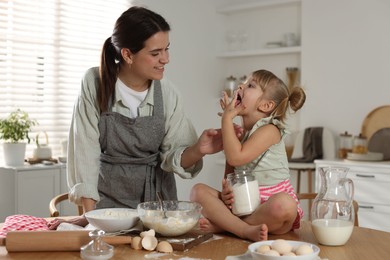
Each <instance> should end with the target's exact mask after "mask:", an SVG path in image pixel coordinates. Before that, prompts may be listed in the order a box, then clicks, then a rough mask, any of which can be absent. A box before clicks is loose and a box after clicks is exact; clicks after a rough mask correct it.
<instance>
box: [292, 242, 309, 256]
mask: <svg viewBox="0 0 390 260" xmlns="http://www.w3.org/2000/svg"><path fill="white" fill-rule="evenodd" d="M311 253H313V249H312V248H311V247H310V246H309V245H308V244H302V245H300V246H299V247H298V248H297V249H296V250H295V254H297V255H308V254H311Z"/></svg>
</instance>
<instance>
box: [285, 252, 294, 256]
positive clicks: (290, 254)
mask: <svg viewBox="0 0 390 260" xmlns="http://www.w3.org/2000/svg"><path fill="white" fill-rule="evenodd" d="M282 256H297V255H296V254H294V252H288V253H285V254H283V255H282Z"/></svg>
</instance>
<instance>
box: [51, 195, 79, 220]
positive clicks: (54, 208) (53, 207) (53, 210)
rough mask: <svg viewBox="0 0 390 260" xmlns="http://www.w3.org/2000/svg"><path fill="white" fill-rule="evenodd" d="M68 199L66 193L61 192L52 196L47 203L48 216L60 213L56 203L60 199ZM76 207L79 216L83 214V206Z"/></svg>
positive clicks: (60, 200) (56, 215)
mask: <svg viewBox="0 0 390 260" xmlns="http://www.w3.org/2000/svg"><path fill="white" fill-rule="evenodd" d="M68 199H69V194H68V193H63V194H60V195H57V196H55V197H54V198H52V199H51V201H50V203H49V211H50V217H58V216H59V215H60V212H59V211H58V209H57V206H58V204H59V203H60V202H62V201H67V200H68ZM77 207H78V213H79V215H80V216H81V215H82V214H83V207H82V206H77Z"/></svg>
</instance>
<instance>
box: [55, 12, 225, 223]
mask: <svg viewBox="0 0 390 260" xmlns="http://www.w3.org/2000/svg"><path fill="white" fill-rule="evenodd" d="M169 31H170V26H169V24H168V23H167V22H166V21H165V19H164V18H163V17H161V16H160V15H159V14H156V13H154V12H152V11H150V10H148V9H145V8H142V7H131V8H129V9H128V10H127V11H125V12H124V13H123V14H122V15H121V16H120V17H119V19H118V20H117V22H116V24H115V28H114V31H113V34H112V36H111V37H109V38H108V39H107V40H106V41H105V43H104V45H103V49H102V54H101V64H100V68H91V69H89V70H88V71H87V72H86V74H85V75H84V78H83V80H82V88H81V93H80V95H79V97H78V100H77V102H76V105H75V107H74V112H73V119H72V124H71V128H70V135H69V147H68V165H67V166H68V168H67V169H68V184H69V187H70V192H69V193H70V200H71V201H73V202H75V203H76V204H78V205H82V206H83V209H84V212H87V211H90V210H93V209H95V208H109V207H130V208H136V207H137V205H138V203H140V202H143V201H150V200H156V192H157V191H160V192H161V193H162V194H163V196H164V198H165V199H171V200H174V199H177V194H176V184H175V178H174V175H173V173H176V174H178V175H179V176H181V177H182V178H193V177H195V176H196V175H197V174H198V173H199V171H200V170H201V168H202V157H203V156H204V155H205V154H211V153H215V152H218V151H220V150H221V149H222V140H221V133H220V130H214V129H209V130H205V131H204V132H203V133H202V135H201V137H200V138H199V139H197V135H196V132H195V129H194V127H193V125H192V124H191V122H190V121H189V120H188V119H187V117H186V116H185V114H184V111H183V104H182V100H181V97H180V96H179V94H178V92H177V90H176V89H175V88H174V86H173V85H172V83H171V82H169V81H168V80H166V79H163V75H164V69H165V65H166V64H168V62H169V45H170V42H169ZM59 222H61V220H56V221H53V222H52V223H50V224H49V226H50V228H51V229H55V228H56V227H57V225H58V224H59ZM70 222H71V223H74V224H78V225H82V226H84V225H86V224H87V221H86V219H85V218H84V217H79V218H76V219H73V220H71V221H70Z"/></svg>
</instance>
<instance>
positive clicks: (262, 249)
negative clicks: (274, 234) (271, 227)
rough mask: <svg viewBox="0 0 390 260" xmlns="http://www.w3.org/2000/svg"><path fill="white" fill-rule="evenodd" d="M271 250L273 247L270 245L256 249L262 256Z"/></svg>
mask: <svg viewBox="0 0 390 260" xmlns="http://www.w3.org/2000/svg"><path fill="white" fill-rule="evenodd" d="M269 250H271V247H270V246H269V245H261V246H259V247H258V248H257V249H256V252H257V253H260V254H264V253H265V252H267V251H269Z"/></svg>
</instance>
